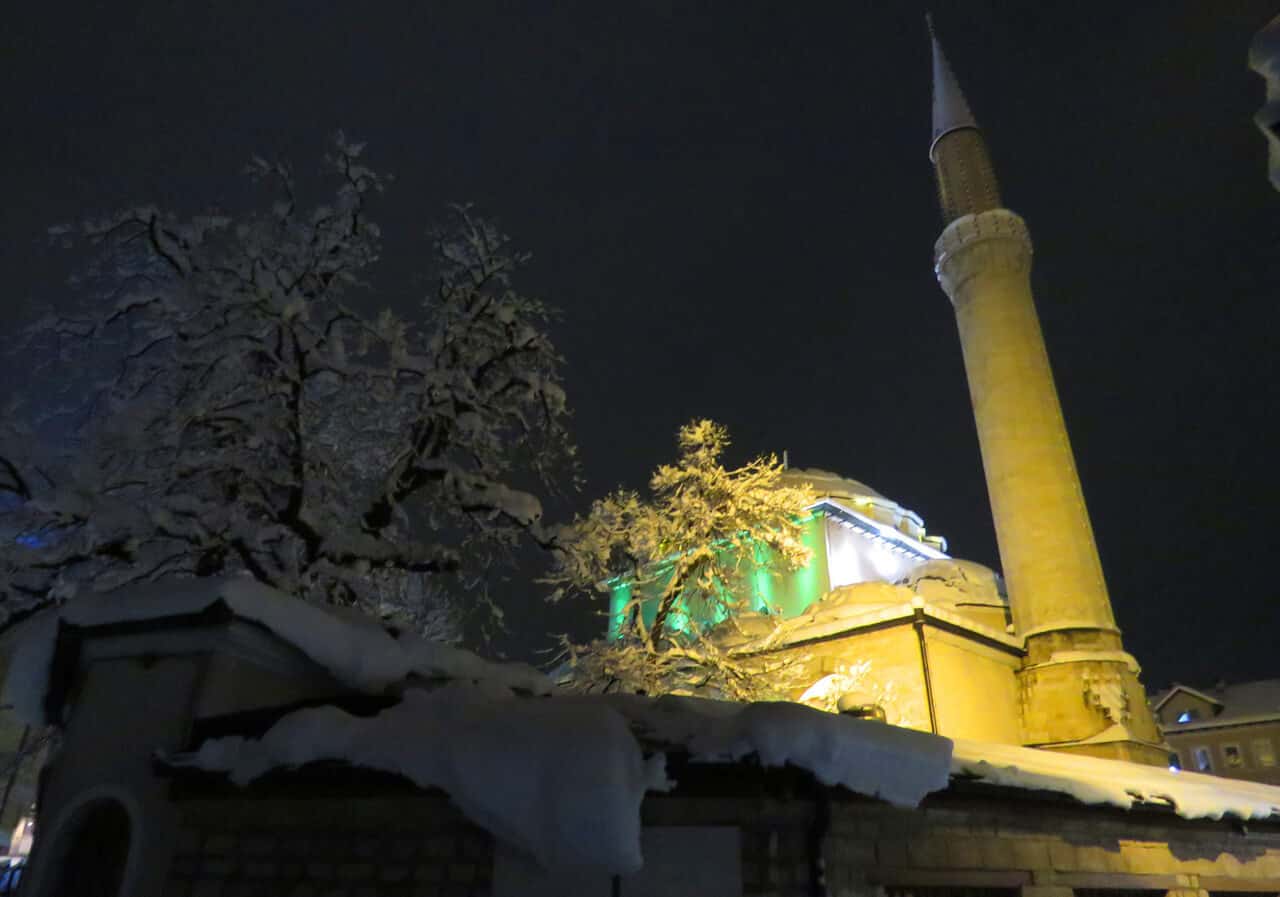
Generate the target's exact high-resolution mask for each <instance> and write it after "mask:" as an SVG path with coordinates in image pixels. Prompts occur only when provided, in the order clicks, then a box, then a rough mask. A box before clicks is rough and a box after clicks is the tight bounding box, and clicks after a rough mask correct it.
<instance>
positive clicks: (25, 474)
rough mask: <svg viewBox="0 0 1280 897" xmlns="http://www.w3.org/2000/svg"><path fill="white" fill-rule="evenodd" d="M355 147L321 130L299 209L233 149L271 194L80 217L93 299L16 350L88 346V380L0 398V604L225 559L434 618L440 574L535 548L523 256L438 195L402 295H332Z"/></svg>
mask: <svg viewBox="0 0 1280 897" xmlns="http://www.w3.org/2000/svg"><path fill="white" fill-rule="evenodd" d="M361 156H362V147H361V146H360V145H359V144H355V143H352V142H350V141H348V140H346V139H345V138H343V137H342V135H339V136H338V137H337V138H336V139H335V141H334V144H333V149H332V152H331V154H330V155H329V157H328V159H327V161H328V163H329V167H330V168H331V170H332V172H333V173H334V175H335V176H336V179H337V190H336V193H335V195H334V197H333V199H332V200H331V201H330V202H329V203H327V204H325V205H321V206H319V207H316V208H314V209H309V210H304V209H301V208H300V207H299V201H298V198H297V196H296V194H295V189H294V179H293V177H292V173H291V171H290V169H289V168H288V167H287V166H284V165H281V164H271V163H268V162H266V161H264V160H262V159H255V160H254V161H253V164H252V165H251V166H250V174H251V175H253V176H254V177H256V178H258V179H260V180H263V181H266V182H268V183H269V184H270V185H273V186H274V188H275V189H276V190H277V191H278V193H279V197H278V199H277V200H276V201H275V203H274V204H273V205H272V206H271V208H270V210H268V211H266V212H264V213H255V214H251V215H247V216H244V217H240V218H233V217H230V216H226V215H204V216H199V217H194V218H189V219H185V220H184V219H180V218H178V217H177V216H175V215H172V214H168V213H165V212H162V211H160V210H158V209H156V208H153V207H142V208H134V209H129V210H126V211H124V212H121V213H119V214H116V215H113V216H110V217H108V218H104V219H101V220H97V221H92V222H88V223H87V224H85V225H84V226H83V227H82V228H80V229H79V230H80V232H81V233H80V236H81V238H82V239H83V240H85V241H87V242H88V243H89V244H90V245H91V246H93V247H95V248H96V249H97V250H99V257H98V260H97V261H96V262H95V263H94V264H93V265H92V266H91V268H90V270H89V271H88V272H87V275H86V276H85V277H84V278H82V286H84V287H85V288H86V292H87V294H88V295H89V296H90V298H91V300H92V302H91V304H90V305H89V306H88V307H87V308H86V309H85V310H84V311H83V312H82V313H77V314H73V315H68V316H59V317H50V318H48V319H46V320H43V321H41V322H39V323H38V324H36V325H35V326H34V327H33V328H32V329H31V331H30V333H29V334H28V338H27V339H26V340H25V341H24V343H23V345H22V348H23V349H24V350H25V351H27V352H32V351H37V350H38V351H41V352H42V353H43V354H45V355H46V356H49V357H51V358H52V359H53V361H52V362H51V364H61V365H62V367H60V368H58V369H57V370H56V371H54V372H53V373H52V377H51V378H46V379H53V380H55V381H56V380H57V379H59V378H61V379H68V378H70V377H71V376H72V374H71V373H69V372H70V371H74V370H75V368H69V367H67V365H68V363H75V362H76V361H77V360H83V359H86V358H87V359H88V360H89V361H90V362H91V363H93V366H94V369H98V368H100V367H101V368H106V369H109V374H108V375H107V376H106V377H105V378H104V379H102V380H101V381H99V382H97V383H95V384H93V385H92V387H91V388H89V389H88V390H85V391H84V392H85V393H86V394H85V396H84V398H83V400H82V401H77V402H75V403H73V404H72V405H71V406H69V407H59V408H51V407H48V405H47V403H46V404H45V405H44V407H36V408H34V410H32V411H31V412H30V413H29V414H27V415H25V416H24V415H22V414H21V413H18V412H17V411H16V410H15V409H11V413H10V414H9V415H7V416H6V424H5V426H7V427H8V432H7V433H0V437H5V436H7V437H9V438H7V439H4V440H3V442H2V443H0V534H3V535H4V538H3V539H2V540H0V598H2V599H3V602H4V610H5V611H8V612H9V613H13V612H15V611H17V610H19V609H21V608H23V607H30V606H39V605H42V604H45V603H48V602H50V601H56V600H59V599H60V598H62V597H64V596H67V595H69V594H72V593H74V592H75V591H76V590H78V589H83V588H90V589H94V590H105V589H109V588H114V587H119V586H123V585H128V584H130V583H137V582H143V581H151V580H156V579H159V578H162V577H175V576H176V577H193V576H197V577H198V576H212V575H220V574H226V573H232V572H242V573H245V574H248V575H252V576H254V577H256V578H257V579H259V580H261V581H262V582H264V583H266V584H268V585H271V586H274V587H276V588H279V589H282V590H284V591H286V592H289V593H292V594H295V595H299V596H302V597H304V598H308V599H311V600H315V601H319V602H326V603H335V604H341V605H354V606H358V607H360V608H362V609H364V610H367V611H373V612H377V613H382V614H384V615H385V614H389V613H391V614H395V615H396V616H398V617H401V618H407V622H409V623H411V624H412V625H415V626H416V627H418V628H420V629H423V630H426V631H429V632H433V633H435V634H437V635H451V634H455V633H456V627H457V623H458V616H457V614H458V610H459V607H458V604H457V602H456V599H449V598H447V597H446V591H445V586H444V583H445V582H446V581H447V580H452V581H453V582H454V583H458V582H461V583H464V584H471V583H475V582H476V581H477V580H479V579H481V578H482V576H481V574H482V573H483V569H484V567H485V565H486V564H487V563H488V562H489V561H491V560H492V559H493V558H494V557H495V555H496V554H498V553H501V552H503V551H506V550H509V549H510V547H511V546H513V545H514V544H515V543H516V542H517V541H518V540H519V539H520V538H521V537H525V536H527V537H531V538H532V539H533V540H535V541H537V542H540V543H543V544H546V543H547V542H548V536H547V534H546V533H545V531H544V530H543V527H542V524H541V515H542V508H541V504H540V502H539V500H538V498H536V497H535V496H534V495H533V494H531V493H530V492H527V491H524V490H523V489H521V488H517V487H516V485H515V483H517V482H519V483H525V484H541V486H542V487H543V488H552V487H553V485H554V481H555V477H556V476H557V473H558V472H562V471H563V470H564V469H565V465H566V462H570V461H571V457H572V448H571V447H570V444H569V441H568V438H567V434H566V432H565V419H566V407H565V396H564V392H563V390H562V389H561V386H560V377H559V373H558V369H559V364H560V360H561V359H560V357H559V355H558V354H557V352H556V351H555V349H554V347H553V346H552V343H551V341H550V339H549V338H548V336H547V334H546V333H545V331H544V325H545V322H546V320H547V318H548V311H547V309H546V307H545V306H544V305H543V304H542V303H541V302H539V301H538V300H536V299H532V298H529V297H527V296H524V295H522V294H520V293H519V292H517V291H516V290H515V288H514V286H513V285H512V275H513V272H514V271H515V270H516V268H517V267H519V265H520V263H521V262H522V260H523V259H522V257H521V256H519V255H517V254H515V253H513V252H512V251H511V250H510V248H509V247H508V244H507V240H506V238H505V237H504V236H502V235H501V234H500V233H499V232H498V231H496V230H495V229H494V228H493V227H492V226H491V225H489V224H487V223H486V222H484V221H481V220H478V219H477V218H475V217H473V216H472V215H471V214H470V213H469V212H468V211H467V210H466V209H465V208H460V209H457V210H456V211H457V224H456V228H455V229H453V230H452V231H451V232H449V233H447V234H445V235H443V236H440V237H438V238H437V239H436V241H435V253H436V258H437V261H438V265H439V271H438V280H437V282H436V286H435V289H434V292H433V293H432V294H430V295H429V296H428V297H427V298H426V299H425V300H423V301H422V303H421V309H420V315H418V316H416V317H415V319H414V320H406V319H403V318H401V317H399V316H397V315H396V314H393V313H392V312H390V311H384V312H382V313H381V314H376V315H370V314H368V313H366V312H365V311H363V310H362V308H361V305H362V304H366V305H367V304H368V300H365V302H364V303H357V302H353V301H352V300H353V298H356V296H355V293H356V290H357V289H358V288H361V287H364V286H366V284H365V283H364V280H363V278H364V277H365V276H366V274H367V273H368V271H369V269H370V268H371V266H372V265H373V264H374V262H375V261H376V260H377V258H378V252H379V230H378V226H377V225H376V224H375V223H373V222H372V221H370V219H369V217H368V212H367V206H368V200H369V199H370V197H371V196H372V195H373V194H375V193H377V192H380V191H382V190H383V188H384V186H385V184H386V179H385V178H384V177H383V176H381V175H379V174H378V173H376V172H375V171H373V170H372V169H370V168H368V167H366V166H365V165H364V164H363V163H362V160H361ZM70 233H71V229H62V230H59V231H58V234H59V235H62V236H69V235H70ZM30 398H31V399H32V400H33V401H30V402H28V405H29V406H34V405H37V404H38V403H40V402H41V401H42V400H43V399H44V397H43V396H41V395H34V394H33V395H32V396H31V397H30ZM42 433H44V434H48V433H54V434H55V435H56V437H57V439H56V442H57V443H59V444H60V449H55V448H53V447H51V446H50V445H42V446H39V447H37V445H38V438H37V437H38V436H39V435H40V434H42ZM445 574H452V576H450V577H447V578H446V577H445V576H444V575H445ZM454 593H455V596H456V590H454Z"/></svg>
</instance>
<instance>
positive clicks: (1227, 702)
mask: <svg viewBox="0 0 1280 897" xmlns="http://www.w3.org/2000/svg"><path fill="white" fill-rule="evenodd" d="M1179 692H1181V693H1184V694H1189V695H1192V696H1194V697H1197V698H1200V699H1201V700H1204V701H1207V702H1208V703H1210V704H1213V705H1215V706H1216V707H1217V708H1219V709H1218V711H1217V712H1216V713H1215V714H1214V715H1213V716H1212V717H1209V718H1208V719H1197V720H1192V721H1190V722H1186V723H1176V724H1172V725H1166V729H1167V730H1168V732H1169V733H1170V734H1173V733H1176V732H1191V731H1196V730H1199V729H1215V728H1221V727H1223V726H1238V725H1244V724H1247V723H1260V722H1269V721H1272V720H1280V679H1258V680H1255V681H1253V682H1238V683H1236V684H1234V685H1226V684H1223V685H1219V686H1216V687H1214V688H1202V689H1197V688H1191V687H1190V686H1188V685H1182V684H1181V683H1174V684H1173V686H1172V687H1171V688H1170V689H1169V690H1168V691H1166V692H1164V693H1162V694H1160V695H1158V696H1156V698H1155V701H1154V705H1155V709H1156V710H1157V711H1158V710H1159V709H1160V708H1161V707H1163V706H1164V705H1165V704H1166V703H1168V702H1169V699H1170V698H1172V697H1173V696H1174V695H1175V694H1178V693H1179Z"/></svg>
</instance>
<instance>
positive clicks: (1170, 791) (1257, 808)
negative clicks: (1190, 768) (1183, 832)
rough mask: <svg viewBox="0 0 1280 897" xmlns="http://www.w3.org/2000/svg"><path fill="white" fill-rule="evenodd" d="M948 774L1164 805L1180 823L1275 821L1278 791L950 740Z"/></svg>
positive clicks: (1093, 800) (1116, 802) (1092, 800)
mask: <svg viewBox="0 0 1280 897" xmlns="http://www.w3.org/2000/svg"><path fill="white" fill-rule="evenodd" d="M951 774H952V775H954V776H973V777H975V778H977V779H979V780H981V781H983V782H987V783H989V784H992V785H1004V786H1006V787H1010V788H1022V789H1027V790H1041V791H1055V792H1057V793H1059V794H1067V795H1070V796H1071V797H1074V798H1075V799H1076V800H1078V801H1080V802H1081V803H1085V804H1111V805H1112V806H1116V807H1121V808H1124V809H1128V808H1129V807H1131V806H1133V804H1135V803H1156V804H1166V805H1168V806H1170V807H1172V808H1173V810H1174V812H1176V813H1177V814H1178V815H1179V816H1182V817H1183V818H1186V819H1221V818H1222V817H1223V816H1228V815H1230V816H1236V817H1238V818H1240V819H1265V818H1267V817H1268V816H1276V817H1280V787H1276V786H1274V785H1260V784H1256V783H1254V782H1243V781H1239V780H1236V779H1221V778H1218V777H1217V776H1206V775H1201V774H1200V773H1194V772H1184V771H1177V772H1175V771H1173V770H1169V769H1164V768H1162V767H1159V766H1140V765H1138V764H1137V763H1125V762H1123V761H1120V760H1102V759H1099V758H1096V757H1084V756H1079V755H1076V754H1064V753H1061V752H1058V751H1044V750H1036V749H1034V748H1025V747H1016V746H1014V745H1008V744H990V743H987V742H985V741H966V740H963V739H956V741H955V750H954V753H953V755H952V759H951Z"/></svg>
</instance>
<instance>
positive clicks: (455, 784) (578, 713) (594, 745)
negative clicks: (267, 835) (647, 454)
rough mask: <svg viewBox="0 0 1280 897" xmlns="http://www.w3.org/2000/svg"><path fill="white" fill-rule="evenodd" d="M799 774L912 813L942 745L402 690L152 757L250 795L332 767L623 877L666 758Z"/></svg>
mask: <svg viewBox="0 0 1280 897" xmlns="http://www.w3.org/2000/svg"><path fill="white" fill-rule="evenodd" d="M673 749H674V750H679V751H680V752H681V753H687V754H689V755H690V756H691V757H692V758H694V759H695V760H701V761H705V762H736V761H739V760H742V759H743V758H746V757H749V756H753V757H756V758H758V759H759V762H760V763H761V764H763V765H765V766H775V767H782V766H787V765H790V766H795V767H798V768H800V769H803V770H806V771H808V772H809V773H811V774H813V776H814V777H815V778H817V779H818V780H819V781H821V782H823V783H825V784H827V785H842V786H844V787H846V788H848V789H850V790H851V791H854V792H856V793H859V794H865V795H868V796H871V797H879V798H881V799H883V800H886V801H888V802H890V803H893V804H897V805H900V806H907V807H912V806H915V805H917V804H918V803H919V802H920V801H921V800H922V799H923V798H924V797H925V796H926V795H927V794H929V793H930V792H932V791H937V790H939V789H941V788H945V787H946V785H947V782H948V776H949V770H950V763H951V742H950V740H948V739H946V738H940V737H938V736H936V735H929V734H927V733H923V732H916V731H913V730H910V729H900V728H896V727H894V726H887V725H884V724H882V723H876V722H869V721H865V720H855V719H849V718H846V717H841V716H836V715H834V714H829V713H823V712H821V711H818V710H813V709H811V708H809V707H805V706H803V705H800V704H792V703H789V702H778V703H761V704H747V705H743V704H731V703H727V702H721V701H709V700H704V699H699V698H678V697H662V698H656V699H655V698H646V697H641V696H637V695H595V696H584V695H575V696H568V695H560V696H554V697H548V698H546V699H524V698H518V697H516V696H515V695H513V694H512V693H511V692H510V691H509V690H505V689H502V688H497V687H494V686H493V685H492V684H487V685H486V684H476V683H462V682H458V683H452V684H450V685H447V686H444V687H441V688H435V689H410V690H408V691H406V692H405V694H404V696H403V698H402V699H401V702H400V703H398V704H396V705H395V706H393V707H390V708H388V709H387V710H384V711H383V712H382V713H380V714H378V715H377V716H374V717H360V716H353V715H351V714H348V713H346V712H345V711H343V710H340V709H338V708H336V707H319V708H309V709H305V710H299V711H295V712H293V713H290V714H287V715H286V716H284V717H282V718H281V719H280V720H278V721H277V722H276V723H275V725H273V726H272V727H271V728H270V729H269V730H268V731H267V732H266V733H264V734H263V735H262V736H261V738H256V739H249V738H242V737H238V736H236V737H226V738H218V739H213V740H210V741H206V742H205V743H204V744H202V745H200V747H199V748H198V749H197V750H196V751H194V752H192V753H190V754H185V755H179V756H170V757H166V758H164V759H165V761H166V762H167V763H168V764H169V765H170V766H173V767H186V768H196V769H203V770H210V771H222V772H226V773H228V774H229V776H230V778H231V780H232V781H233V782H236V783H238V784H247V783H249V782H252V781H253V780H255V779H257V778H259V777H261V776H262V775H265V774H266V773H267V772H270V771H271V770H273V769H276V768H280V767H293V766H300V765H303V764H306V763H310V762H313V761H318V760H334V759H336V760H343V761H346V762H348V763H350V764H352V765H356V766H362V767H366V768H372V769H380V770H384V771H388V772H393V773H397V774H400V775H403V776H405V777H407V778H408V779H410V780H412V781H413V782H415V783H417V784H419V785H421V786H423V787H435V788H440V789H442V790H444V791H445V792H446V793H448V795H449V796H450V797H451V798H452V799H453V801H454V803H456V804H457V805H458V807H459V808H460V809H461V810H462V812H463V813H465V814H466V815H467V816H468V817H469V818H471V819H472V820H473V821H474V822H476V823H477V824H479V825H481V826H483V827H484V828H486V829H488V830H489V831H491V832H493V833H494V834H495V835H497V836H498V837H500V838H502V839H503V840H505V841H507V842H508V843H511V844H514V845H516V846H517V847H520V848H522V849H524V850H527V851H528V852H530V853H531V854H532V855H533V856H534V857H536V858H537V859H538V860H539V861H540V862H541V863H543V864H544V865H546V866H553V865H559V864H573V865H583V866H592V867H598V868H602V869H606V870H609V871H611V872H617V873H627V872H634V871H636V870H638V869H639V868H640V866H641V864H642V858H641V855H640V804H641V802H642V801H643V799H644V795H645V794H646V793H647V792H649V791H665V790H667V789H669V788H670V787H671V786H672V784H673V783H672V782H670V781H669V780H668V779H667V777H666V774H665V752H667V751H670V750H673Z"/></svg>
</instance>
